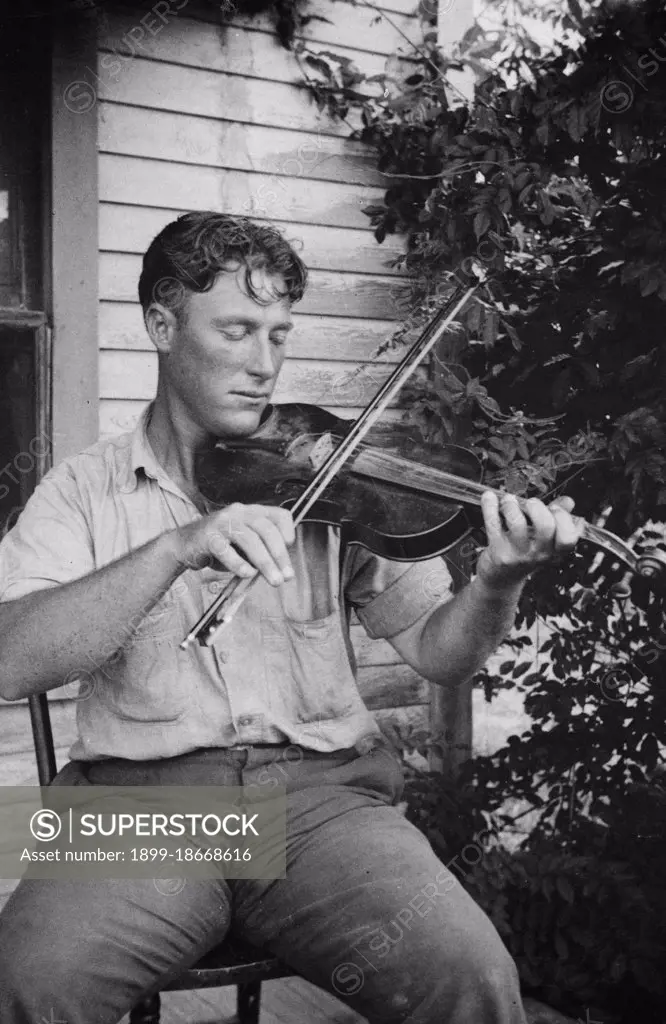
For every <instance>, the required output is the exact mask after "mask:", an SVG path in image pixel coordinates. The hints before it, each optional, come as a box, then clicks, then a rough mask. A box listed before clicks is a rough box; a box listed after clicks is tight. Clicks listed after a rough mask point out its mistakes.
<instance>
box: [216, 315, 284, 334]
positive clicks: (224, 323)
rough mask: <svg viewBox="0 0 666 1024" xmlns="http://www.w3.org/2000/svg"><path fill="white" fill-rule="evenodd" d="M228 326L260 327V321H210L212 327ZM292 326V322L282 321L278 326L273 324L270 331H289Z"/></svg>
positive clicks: (234, 318)
mask: <svg viewBox="0 0 666 1024" xmlns="http://www.w3.org/2000/svg"><path fill="white" fill-rule="evenodd" d="M229 324H246V325H247V326H248V327H260V326H261V321H260V320H254V319H253V318H252V317H251V316H216V317H213V319H212V320H211V326H212V327H228V326H229ZM293 326H294V323H293V321H292V320H284V321H282V322H281V323H279V324H273V326H272V328H271V330H273V331H275V330H287V331H290V330H291V329H292V327H293Z"/></svg>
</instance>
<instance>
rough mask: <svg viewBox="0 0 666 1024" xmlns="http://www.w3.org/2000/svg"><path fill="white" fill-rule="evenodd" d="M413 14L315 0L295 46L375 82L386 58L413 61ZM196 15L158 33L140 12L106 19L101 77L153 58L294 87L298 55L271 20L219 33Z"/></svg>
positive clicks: (232, 25)
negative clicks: (144, 25) (341, 60)
mask: <svg viewBox="0 0 666 1024" xmlns="http://www.w3.org/2000/svg"><path fill="white" fill-rule="evenodd" d="M415 7H416V5H415V4H413V3H409V4H405V5H404V7H403V8H402V10H398V11H396V8H395V6H393V8H391V6H390V5H386V6H384V5H382V7H379V5H376V6H375V9H374V10H373V9H371V8H370V7H369V6H364V5H362V4H359V5H356V6H354V5H352V4H347V3H343V2H332V0H313V2H311V3H310V4H309V5H308V13H310V12H311V13H312V15H313V17H312V18H311V20H310V21H309V22H308V23H307V25H306V26H304V30H303V31H302V32H301V33H299V34H298V35H297V40H298V41H299V42H300V41H303V42H305V43H306V45H307V46H308V48H310V49H312V50H313V51H317V50H320V49H321V48H325V49H326V50H327V51H331V52H334V53H338V54H340V56H343V57H348V58H349V59H351V60H353V61H354V63H356V64H357V65H358V67H359V68H360V69H361V70H362V71H363V72H364V73H365V74H368V75H372V74H376V73H377V72H379V71H381V70H383V68H384V64H385V58H386V57H387V56H391V55H393V54H394V53H396V52H400V53H403V54H405V55H412V54H413V53H414V44H418V42H419V39H420V31H419V27H418V22H417V19H416V18H415V17H414V13H415ZM185 13H187V15H188V16H187V17H186V16H185ZM193 13H194V12H193V10H192V9H190V10H188V12H183V14H180V15H178V16H177V17H171V18H169V19H168V20H167V21H166V22H165V23H163V24H162V25H161V26H159V29H158V28H157V27H155V28H154V30H153V33H151V32H150V31H143V32H141V27H140V23H139V21H138V18H137V15H136V12H129V11H128V12H126V13H125V14H119V13H118V12H115V15H114V17H113V18H112V19H103V20H102V23H101V33H100V37H99V46H100V51H103V52H105V53H107V54H109V58H110V59H109V60H107V61H106V62H104V63H103V65H102V68H101V70H102V71H104V73H105V74H107V75H108V76H109V77H114V78H116V77H119V76H120V74H121V73H122V70H121V69H124V68H125V67H126V66H127V64H128V62H127V61H123V59H122V58H123V57H130V58H135V57H147V58H150V59H152V60H156V61H165V62H169V63H173V64H184V65H189V66H192V67H203V68H207V69H210V70H216V71H226V70H228V69H229V68H230V67H231V68H233V69H238V68H242V73H243V74H246V75H249V76H256V77H258V78H268V79H270V80H272V81H292V80H293V78H294V62H293V58H292V54H291V53H290V52H289V51H287V50H285V48H284V47H283V46H282V45H281V43H280V42H279V40H278V39H277V37H276V35H275V32H274V29H273V26H272V24H271V22H270V19H269V18H268V17H267V16H262V17H259V18H256V17H255V18H252V19H249V18H247V17H243V16H238V17H236V18H234V19H232V20H231V21H229V22H227V23H225V24H224V25H220V24H219V22H214V21H213V20H212V19H211V17H210V13H209V14H208V17H207V16H206V14H205V13H204V12H200V13H199V14H197V16H196V17H194V18H193V17H192V14H193ZM396 14H397V15H398V16H397V17H396ZM405 37H406V38H405ZM184 41H185V42H186V45H183V42H184ZM220 44H222V45H220ZM111 55H112V56H111Z"/></svg>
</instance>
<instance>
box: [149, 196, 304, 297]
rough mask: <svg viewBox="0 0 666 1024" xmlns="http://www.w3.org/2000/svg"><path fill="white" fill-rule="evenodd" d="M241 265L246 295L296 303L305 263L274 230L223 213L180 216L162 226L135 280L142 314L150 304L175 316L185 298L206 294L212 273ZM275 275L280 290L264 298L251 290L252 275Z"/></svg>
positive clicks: (212, 283) (208, 212) (213, 276)
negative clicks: (281, 283)
mask: <svg viewBox="0 0 666 1024" xmlns="http://www.w3.org/2000/svg"><path fill="white" fill-rule="evenodd" d="M240 267H245V287H246V288H247V291H248V295H251V296H252V298H253V299H254V300H255V301H256V302H259V303H262V304H264V303H267V302H269V301H277V300H279V299H282V298H287V299H288V300H289V302H292V303H293V302H298V300H299V299H301V298H302V297H303V292H304V291H305V286H306V284H307V275H308V272H307V269H306V267H305V264H304V263H303V261H302V260H301V258H300V257H299V256H298V254H297V253H296V251H295V250H294V249H293V248H292V246H291V245H290V243H289V242H288V241H287V240H286V238H283V236H282V235H281V234H280V233H279V231H276V230H275V228H271V227H267V226H265V225H263V224H257V223H255V222H254V221H251V220H249V219H248V218H247V217H232V216H230V215H229V214H226V213H214V212H213V211H205V212H203V213H186V214H183V216H182V217H179V218H178V219H177V220H174V221H172V222H171V223H170V224H167V226H166V227H165V228H163V229H162V231H160V233H159V235H157V236H156V237H155V238H154V239H153V241H152V242H151V243H150V245H149V247H148V249H147V251H146V254H145V256H144V257H143V268H142V270H141V277H140V278H139V301H140V302H141V305H142V307H143V311H144V313H145V312H146V311H147V310H148V307H149V306H150V305H151V304H152V303H153V302H159V303H161V305H163V306H166V307H167V308H168V309H171V310H172V311H173V312H174V313H175V314H176V316H179V315H180V314H181V312H182V310H183V308H184V307H185V304H186V301H187V298H188V295H190V294H192V293H193V292H207V291H209V289H210V288H212V287H213V285H214V283H215V280H216V278H217V275H218V274H220V273H221V272H223V271H235V270H237V269H238V268H240ZM256 270H263V271H265V272H266V273H267V274H270V275H273V276H275V277H281V278H282V279H283V281H284V287H283V288H281V289H277V288H275V289H274V291H273V292H272V294H271V296H270V298H268V297H266V296H265V295H260V294H259V293H258V292H257V289H256V287H255V284H254V281H253V273H254V271H256Z"/></svg>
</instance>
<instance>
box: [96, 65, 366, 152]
mask: <svg viewBox="0 0 666 1024" xmlns="http://www.w3.org/2000/svg"><path fill="white" fill-rule="evenodd" d="M98 68H100V65H98ZM96 89H97V95H98V98H99V99H100V100H107V101H109V102H111V101H113V102H114V103H122V104H127V105H130V106H139V107H142V108H147V109H149V110H170V111H172V112H174V113H182V114H196V115H198V116H199V117H210V118H218V119H223V120H224V119H230V118H231V117H232V115H233V120H235V121H242V122H244V123H246V124H263V125H267V126H269V127H271V126H274V127H276V128H290V129H293V130H300V131H302V132H312V133H316V132H318V131H321V132H323V133H324V134H326V135H338V136H340V137H345V136H347V135H349V125H348V124H344V123H341V122H338V121H333V120H331V119H330V118H329V117H328V116H327V115H326V114H325V113H322V112H320V111H319V110H318V109H317V106H316V105H315V103H314V101H313V100H312V98H311V97H310V94H309V92H308V91H307V90H306V89H305V88H304V87H303V86H302V85H301V84H298V82H296V83H294V84H289V83H286V82H271V81H266V80H264V79H262V78H247V77H245V76H243V75H235V74H234V75H231V74H227V73H226V72H223V71H206V70H204V69H203V68H189V67H182V66H179V65H175V64H160V63H158V62H155V61H147V60H145V59H143V58H141V57H136V58H135V59H134V60H132V61H131V62H130V63H128V65H127V67H126V68H125V69H124V70H123V72H122V74H120V75H118V76H117V78H116V79H114V80H111V79H110V78H109V77H108V76H107V75H103V74H99V71H98V81H97V85H96ZM352 123H353V124H355V125H356V124H360V122H358V121H353V120H352Z"/></svg>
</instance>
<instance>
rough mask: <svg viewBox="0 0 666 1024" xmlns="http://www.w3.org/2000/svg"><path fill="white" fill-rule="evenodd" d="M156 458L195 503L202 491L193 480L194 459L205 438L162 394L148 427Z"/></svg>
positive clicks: (156, 402)
mask: <svg viewBox="0 0 666 1024" xmlns="http://www.w3.org/2000/svg"><path fill="white" fill-rule="evenodd" d="M146 434H147V437H148V441H149V443H150V447H151V448H152V450H153V452H154V454H155V458H156V459H157V461H158V462H159V463H160V465H161V466H162V469H163V470H164V471H165V473H166V474H167V476H168V477H169V479H170V480H172V481H173V483H175V484H177V486H178V487H180V489H181V490H182V491H183V492H184V493H185V494H186V495H187V496H188V497H189V498H192V499H195V498H196V497H198V495H199V490H198V487H197V485H196V480H195V477H194V455H195V452H196V451H197V449H198V448H199V447H200V445H201V444H202V442H203V441H204V440H205V437H204V435H203V433H202V431H201V430H200V428H198V427H196V426H195V425H194V424H193V423H191V422H189V421H187V420H185V418H184V417H180V416H178V413H177V410H174V409H172V408H170V407H169V405H168V403H167V401H166V400H165V398H164V395H163V394H162V393H161V392H160V391H159V389H158V393H157V397H156V398H155V402H154V403H153V408H152V411H151V415H150V420H149V422H148V425H147V427H146Z"/></svg>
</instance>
